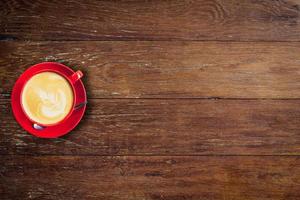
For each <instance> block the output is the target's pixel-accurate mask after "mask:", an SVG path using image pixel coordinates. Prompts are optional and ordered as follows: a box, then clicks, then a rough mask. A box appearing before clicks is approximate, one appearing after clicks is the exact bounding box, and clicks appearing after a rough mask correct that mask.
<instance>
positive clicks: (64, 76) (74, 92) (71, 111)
mask: <svg viewBox="0 0 300 200" xmlns="http://www.w3.org/2000/svg"><path fill="white" fill-rule="evenodd" d="M61 65H62V64H61ZM62 66H63V67H66V66H65V65H62ZM43 72H53V73H56V74H58V75H60V76H62V77H63V78H65V79H66V80H67V81H68V83H69V85H70V86H71V88H72V93H73V102H72V107H71V109H70V110H69V112H68V114H67V115H66V116H65V117H64V118H63V119H61V120H59V121H57V122H55V123H51V124H43V123H39V122H36V121H35V120H33V119H32V118H30V117H29V116H28V114H27V113H26V111H25V110H24V107H23V103H22V95H23V90H24V87H25V85H26V84H27V82H28V81H29V80H30V79H31V78H32V77H34V76H35V75H37V74H40V73H43ZM73 73H76V72H73ZM75 102H76V91H75V88H74V84H73V83H72V81H71V79H70V77H68V76H67V75H65V74H63V73H62V72H60V71H58V70H55V69H41V70H39V71H37V72H34V73H32V74H31V75H30V77H29V78H28V79H27V80H26V81H25V82H24V84H23V85H22V87H21V92H20V105H21V108H22V111H23V113H24V114H25V116H26V117H27V118H28V119H29V120H30V121H31V122H32V123H35V124H38V125H41V126H44V127H49V126H55V125H58V124H61V123H63V122H64V121H66V120H67V119H68V118H69V117H70V116H71V115H72V113H73V111H74V109H75Z"/></svg>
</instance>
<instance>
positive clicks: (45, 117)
mask: <svg viewBox="0 0 300 200" xmlns="http://www.w3.org/2000/svg"><path fill="white" fill-rule="evenodd" d="M72 105H73V91H72V88H71V86H70V85H69V82H68V81H67V80H66V79H65V78H64V77H62V76H60V75H59V74H56V73H54V72H42V73H39V74H37V75H35V76H33V77H32V78H31V79H30V80H29V81H28V82H27V83H26V85H25V86H24V89H23V92H22V107H23V109H24V111H25V112H26V114H27V115H28V117H29V118H31V119H32V120H33V121H35V122H37V123H41V124H45V125H48V124H53V123H56V122H59V121H61V120H62V119H64V118H65V117H66V116H67V115H68V113H69V112H70V110H71V108H72Z"/></svg>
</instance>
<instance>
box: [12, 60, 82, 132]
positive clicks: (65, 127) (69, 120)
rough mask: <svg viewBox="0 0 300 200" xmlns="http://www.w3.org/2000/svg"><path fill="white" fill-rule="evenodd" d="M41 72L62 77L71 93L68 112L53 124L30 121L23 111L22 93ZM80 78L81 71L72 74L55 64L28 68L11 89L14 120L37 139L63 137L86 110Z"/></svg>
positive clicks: (68, 69) (48, 63)
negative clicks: (68, 85)
mask: <svg viewBox="0 0 300 200" xmlns="http://www.w3.org/2000/svg"><path fill="white" fill-rule="evenodd" d="M42 72H54V73H56V74H58V75H60V76H62V77H64V78H65V79H66V80H67V81H68V82H69V84H70V86H71V88H72V91H73V104H72V108H71V109H70V112H69V113H68V114H67V115H66V116H65V117H64V118H63V119H62V120H60V121H59V122H56V123H54V124H41V123H38V122H36V121H34V120H32V119H31V118H30V117H29V116H28V115H27V114H26V112H25V111H24V109H23V106H22V102H21V95H22V91H23V88H24V86H25V84H26V83H27V81H28V80H30V78H32V77H33V76H35V75H37V74H39V73H42ZM82 76H83V73H82V72H81V71H77V72H74V71H73V70H72V69H70V68H69V67H67V66H65V65H63V64H60V63H55V62H44V63H39V64H36V65H34V66H32V67H30V68H29V69H27V70H26V71H25V72H24V73H23V74H22V75H21V76H20V77H19V79H18V80H17V81H16V83H15V85H14V88H13V92H12V97H11V104H12V110H13V113H14V116H15V118H16V120H17V121H18V122H19V124H20V125H21V126H22V127H23V128H24V129H25V130H27V131H28V132H29V133H31V134H33V135H35V136H38V137H43V138H55V137H59V136H62V135H65V134H66V133H68V132H69V131H71V130H72V129H73V128H74V127H75V126H76V125H77V124H78V123H79V122H80V120H81V118H82V117H83V114H84V112H85V109H86V102H87V98H86V92H85V88H84V85H83V83H82V81H81V77H82Z"/></svg>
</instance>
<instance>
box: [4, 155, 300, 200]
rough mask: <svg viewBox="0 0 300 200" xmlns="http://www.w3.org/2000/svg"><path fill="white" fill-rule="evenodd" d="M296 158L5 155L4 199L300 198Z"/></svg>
mask: <svg viewBox="0 0 300 200" xmlns="http://www.w3.org/2000/svg"><path fill="white" fill-rule="evenodd" d="M299 164H300V159H299V158H298V157H206V156H204V157H196V156H192V157H183V156H180V157H172V156H166V157H161V156H151V157H131V156H130V157H93V156H91V157H73V156H71V157H69V156H63V157H61V156H59V157H52V156H43V157H22V156H17V157H14V156H3V157H2V159H0V170H1V179H0V182H1V183H2V184H0V195H1V199H4V200H5V199H15V198H18V199H108V200H109V199H114V200H115V199H126V200H127V199H130V200H134V199H138V200H140V199H146V200H148V199H149V200H150V199H155V200H159V199H160V200H174V199H190V200H192V199H197V200H198V199H205V200H212V199H230V200H240V199H247V200H252V199H253V200H256V199H260V200H276V199H278V200H279V199H299V198H300V191H299V187H300V170H299V167H298V166H299Z"/></svg>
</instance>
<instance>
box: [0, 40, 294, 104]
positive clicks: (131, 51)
mask: <svg viewBox="0 0 300 200" xmlns="http://www.w3.org/2000/svg"><path fill="white" fill-rule="evenodd" d="M0 49H1V54H2V56H1V58H0V59H1V60H0V61H1V64H2V66H5V67H2V69H1V71H0V74H1V79H2V82H3V84H4V85H3V88H2V95H4V94H9V93H10V91H11V89H12V86H13V84H14V82H15V81H16V79H17V78H18V76H19V75H20V74H21V73H22V72H23V71H24V70H25V69H27V68H28V67H29V66H30V65H32V64H33V63H37V62H42V61H58V62H62V63H65V64H67V65H70V66H72V67H73V68H74V69H80V70H82V71H84V72H85V77H84V82H85V84H86V87H87V91H88V96H89V97H90V98H207V97H208V98H210V97H214V98H216V97H217V98H277V99H278V98H279V99H280V98H300V76H299V74H300V71H299V66H300V65H299V64H300V60H299V59H300V57H299V52H300V43H299V42H274V43H273V42H271V43H270V42H176V41H172V42H168V41H146V42H145V41H130V42H128V41H125V42H124V41H121V42H120V41H106V42H96V41H84V42H82V41H81V42H78V41H76V42H12V41H9V42H8V41H4V42H0Z"/></svg>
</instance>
